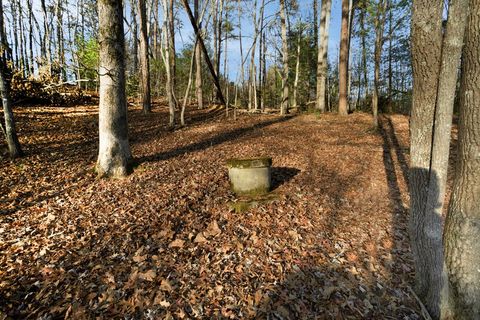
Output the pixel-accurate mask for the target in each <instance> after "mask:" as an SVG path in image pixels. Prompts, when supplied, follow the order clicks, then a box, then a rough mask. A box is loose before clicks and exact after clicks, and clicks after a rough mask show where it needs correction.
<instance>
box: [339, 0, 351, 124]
mask: <svg viewBox="0 0 480 320" xmlns="http://www.w3.org/2000/svg"><path fill="white" fill-rule="evenodd" d="M348 16H349V0H342V28H341V32H340V61H339V64H338V77H339V78H338V83H339V89H338V90H339V97H338V113H339V114H340V115H347V114H348V58H349V48H348V19H349V18H348Z"/></svg>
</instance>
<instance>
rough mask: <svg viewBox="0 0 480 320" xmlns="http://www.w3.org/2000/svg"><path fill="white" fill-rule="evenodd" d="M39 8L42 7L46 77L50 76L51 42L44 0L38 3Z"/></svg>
mask: <svg viewBox="0 0 480 320" xmlns="http://www.w3.org/2000/svg"><path fill="white" fill-rule="evenodd" d="M40 3H41V6H42V12H43V29H44V31H43V41H42V42H43V43H44V44H45V49H46V53H47V57H46V58H47V61H46V63H47V66H48V68H47V72H48V75H51V74H52V45H51V40H50V28H49V26H48V21H49V17H48V13H47V6H46V5H45V0H41V1H40Z"/></svg>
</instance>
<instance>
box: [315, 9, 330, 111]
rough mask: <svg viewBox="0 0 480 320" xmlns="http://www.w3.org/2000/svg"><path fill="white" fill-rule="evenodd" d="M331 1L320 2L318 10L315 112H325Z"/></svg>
mask: <svg viewBox="0 0 480 320" xmlns="http://www.w3.org/2000/svg"><path fill="white" fill-rule="evenodd" d="M331 8H332V1H331V0H324V1H322V6H321V9H320V47H319V48H318V60H317V103H316V107H317V110H319V111H320V112H322V113H323V112H325V103H326V101H327V99H326V91H327V90H326V89H327V72H328V59H327V58H328V57H327V56H328V36H329V27H330V12H331Z"/></svg>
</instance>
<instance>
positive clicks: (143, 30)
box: [138, 0, 152, 114]
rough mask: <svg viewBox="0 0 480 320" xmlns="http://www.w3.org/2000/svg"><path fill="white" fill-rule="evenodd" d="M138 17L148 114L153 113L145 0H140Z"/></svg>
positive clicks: (146, 110)
mask: <svg viewBox="0 0 480 320" xmlns="http://www.w3.org/2000/svg"><path fill="white" fill-rule="evenodd" d="M138 16H139V18H140V71H141V77H140V83H141V93H142V109H143V113H145V114H147V113H150V112H151V111H152V104H151V98H150V62H149V56H148V35H147V32H148V31H147V9H146V5H145V0H138Z"/></svg>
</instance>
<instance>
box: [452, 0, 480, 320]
mask: <svg viewBox="0 0 480 320" xmlns="http://www.w3.org/2000/svg"><path fill="white" fill-rule="evenodd" d="M462 2H464V1H462ZM462 9H463V10H466V9H465V6H464V7H463V8H462ZM457 14H460V15H461V13H457ZM447 32H448V31H447ZM479 74H480V1H479V0H471V1H470V16H469V18H468V26H467V29H466V35H465V49H464V61H463V72H462V83H461V88H462V90H461V97H460V125H459V140H458V145H459V149H458V150H459V153H458V158H457V164H456V168H455V169H456V170H455V181H454V185H453V194H452V199H451V200H450V207H449V211H448V216H447V221H446V227H445V236H444V243H445V255H446V265H447V270H448V275H449V283H450V289H451V291H450V293H451V296H452V299H451V300H452V301H453V303H454V316H453V318H454V319H480V272H479V266H480V241H478V240H479V235H480V223H479V221H480V107H479V106H480V82H479V81H478V75H479Z"/></svg>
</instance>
